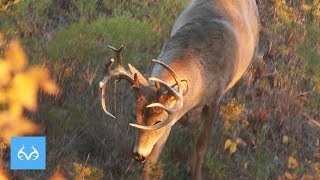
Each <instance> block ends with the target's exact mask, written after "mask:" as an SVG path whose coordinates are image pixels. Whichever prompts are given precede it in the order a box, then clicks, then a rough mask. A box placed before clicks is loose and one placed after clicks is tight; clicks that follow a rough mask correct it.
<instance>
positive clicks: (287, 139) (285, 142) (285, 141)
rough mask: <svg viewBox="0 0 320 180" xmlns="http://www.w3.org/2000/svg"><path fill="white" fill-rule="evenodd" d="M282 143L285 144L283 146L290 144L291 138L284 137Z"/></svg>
mask: <svg viewBox="0 0 320 180" xmlns="http://www.w3.org/2000/svg"><path fill="white" fill-rule="evenodd" d="M282 142H283V144H285V145H287V144H288V142H289V137H288V136H287V135H285V136H283V137H282Z"/></svg>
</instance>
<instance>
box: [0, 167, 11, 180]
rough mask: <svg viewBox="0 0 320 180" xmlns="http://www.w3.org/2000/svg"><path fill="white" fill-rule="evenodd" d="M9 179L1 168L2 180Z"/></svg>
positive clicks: (0, 175)
mask: <svg viewBox="0 0 320 180" xmlns="http://www.w3.org/2000/svg"><path fill="white" fill-rule="evenodd" d="M7 179H9V178H8V176H7V175H6V173H5V172H4V171H3V170H2V169H1V168H0V180H7Z"/></svg>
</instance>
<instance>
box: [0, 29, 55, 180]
mask: <svg viewBox="0 0 320 180" xmlns="http://www.w3.org/2000/svg"><path fill="white" fill-rule="evenodd" d="M2 43H3V36H2V34H1V33H0V45H1V44H2ZM27 63H28V62H27V58H26V55H25V53H24V51H23V49H22V47H21V45H20V43H19V41H18V40H13V41H11V42H10V43H9V44H8V48H7V49H5V51H4V59H1V58H0V106H1V109H0V110H1V111H0V129H1V132H0V138H2V139H3V140H4V142H5V143H7V144H10V138H11V137H12V136H21V135H24V134H32V133H35V132H37V130H38V126H37V125H36V124H34V123H33V122H31V121H30V120H28V119H27V118H25V117H24V115H23V109H24V108H26V109H27V110H29V111H35V110H36V108H37V94H38V91H39V89H40V88H42V89H43V90H44V91H45V92H47V93H49V94H52V95H53V94H57V93H58V90H59V89H58V86H57V85H56V84H55V82H54V81H52V80H51V79H50V76H49V72H48V70H47V69H45V68H40V67H37V66H34V67H31V68H30V69H27ZM55 177H58V175H57V176H55ZM6 179H8V177H7V176H6V174H5V173H4V172H3V170H2V169H1V168H0V180H6ZM55 179H59V178H55ZM60 179H61V178H60Z"/></svg>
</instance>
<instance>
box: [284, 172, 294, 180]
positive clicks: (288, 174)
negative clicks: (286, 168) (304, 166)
mask: <svg viewBox="0 0 320 180" xmlns="http://www.w3.org/2000/svg"><path fill="white" fill-rule="evenodd" d="M284 177H285V178H286V179H288V180H291V179H293V177H292V174H291V173H289V172H285V173H284Z"/></svg>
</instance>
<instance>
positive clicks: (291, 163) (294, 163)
mask: <svg viewBox="0 0 320 180" xmlns="http://www.w3.org/2000/svg"><path fill="white" fill-rule="evenodd" d="M298 166H299V163H298V161H297V160H296V159H295V158H294V157H292V156H290V157H289V159H288V168H290V169H296V168H297V167H298Z"/></svg>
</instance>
